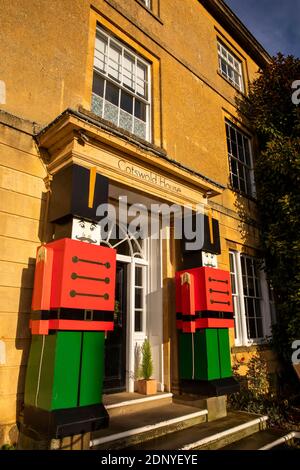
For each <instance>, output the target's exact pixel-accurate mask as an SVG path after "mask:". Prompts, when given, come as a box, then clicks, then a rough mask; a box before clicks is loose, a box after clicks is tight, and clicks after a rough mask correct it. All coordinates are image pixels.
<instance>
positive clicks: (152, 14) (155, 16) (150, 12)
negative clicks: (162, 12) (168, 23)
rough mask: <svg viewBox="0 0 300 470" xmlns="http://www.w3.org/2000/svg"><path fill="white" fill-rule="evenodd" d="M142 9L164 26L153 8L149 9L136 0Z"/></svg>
mask: <svg viewBox="0 0 300 470" xmlns="http://www.w3.org/2000/svg"><path fill="white" fill-rule="evenodd" d="M135 1H136V2H137V3H138V4H139V5H140V6H141V7H143V8H144V10H146V11H147V12H148V13H149V14H150V15H151V16H153V18H154V19H156V20H157V21H158V22H159V23H160V24H162V25H163V24H164V23H163V21H162V20H161V19H160V17H159V16H158V15H156V14H155V13H154V12H153V11H152V10H151V8H148V7H147V6H146V5H145V4H144V3H143V2H142V1H140V0H135Z"/></svg>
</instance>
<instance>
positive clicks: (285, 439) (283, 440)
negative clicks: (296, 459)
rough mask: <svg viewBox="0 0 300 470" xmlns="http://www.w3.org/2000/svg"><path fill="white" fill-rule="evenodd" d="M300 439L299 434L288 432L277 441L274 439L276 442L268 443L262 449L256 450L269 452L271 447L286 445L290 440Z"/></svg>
mask: <svg viewBox="0 0 300 470" xmlns="http://www.w3.org/2000/svg"><path fill="white" fill-rule="evenodd" d="M294 438H295V439H300V433H299V432H295V431H292V432H289V433H288V434H286V435H285V436H282V437H279V439H276V441H273V442H270V443H269V444H266V445H265V446H263V447H260V449H258V450H269V449H273V447H276V446H280V445H281V444H286V443H287V442H289V441H291V440H292V439H294Z"/></svg>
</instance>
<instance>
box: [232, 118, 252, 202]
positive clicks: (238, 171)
mask: <svg viewBox="0 0 300 470" xmlns="http://www.w3.org/2000/svg"><path fill="white" fill-rule="evenodd" d="M225 125H226V137H227V150H228V158H229V167H230V181H231V186H232V188H233V189H235V190H237V191H240V192H242V193H244V194H246V195H247V196H255V185H254V176H253V168H252V166H253V165H252V155H251V142H250V139H249V137H248V136H246V135H245V134H244V133H243V132H241V131H240V130H239V129H238V128H237V127H236V126H234V125H233V124H232V123H231V122H229V121H226V123H225Z"/></svg>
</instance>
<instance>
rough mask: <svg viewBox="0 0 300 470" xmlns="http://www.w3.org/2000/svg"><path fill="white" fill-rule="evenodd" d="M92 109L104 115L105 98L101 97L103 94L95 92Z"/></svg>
mask: <svg viewBox="0 0 300 470" xmlns="http://www.w3.org/2000/svg"><path fill="white" fill-rule="evenodd" d="M91 109H92V111H93V113H95V114H98V115H99V116H102V112H103V98H101V96H98V95H95V94H94V93H93V95H92V104H91Z"/></svg>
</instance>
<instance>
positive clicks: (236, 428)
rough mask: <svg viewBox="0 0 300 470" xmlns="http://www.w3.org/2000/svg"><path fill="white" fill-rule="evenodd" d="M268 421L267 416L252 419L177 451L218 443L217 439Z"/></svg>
mask: <svg viewBox="0 0 300 470" xmlns="http://www.w3.org/2000/svg"><path fill="white" fill-rule="evenodd" d="M268 419H269V418H268V416H261V417H260V418H257V419H253V420H252V421H248V422H247V423H244V424H240V425H239V426H234V427H233V428H230V429H226V430H225V431H222V432H218V433H216V434H213V435H211V436H208V437H204V438H203V439H200V440H199V441H196V442H193V443H192V444H187V445H185V446H184V447H181V449H179V450H191V449H195V447H200V446H203V445H205V444H209V443H211V442H214V441H218V440H219V439H222V438H223V437H226V436H230V434H235V433H236V432H239V431H242V430H243V429H247V428H249V427H251V426H254V425H255V424H261V423H264V422H266V421H267V420H268Z"/></svg>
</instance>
